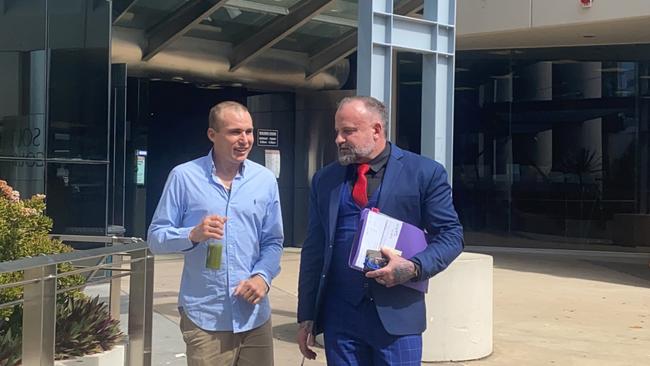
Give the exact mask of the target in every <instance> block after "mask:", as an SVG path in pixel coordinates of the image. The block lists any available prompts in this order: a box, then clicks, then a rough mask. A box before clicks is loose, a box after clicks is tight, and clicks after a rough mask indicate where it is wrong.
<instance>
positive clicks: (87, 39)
mask: <svg viewBox="0 0 650 366" xmlns="http://www.w3.org/2000/svg"><path fill="white" fill-rule="evenodd" d="M48 20H49V24H48V32H49V33H48V34H49V46H50V48H51V53H50V70H49V71H50V72H49V124H48V158H68V159H86V160H88V159H95V160H107V156H108V147H107V136H108V88H109V80H108V76H109V69H108V67H109V53H108V42H109V31H110V12H109V3H107V2H99V3H98V2H92V1H91V2H69V1H65V0H50V1H49V2H48Z"/></svg>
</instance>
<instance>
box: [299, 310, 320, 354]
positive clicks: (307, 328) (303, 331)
mask: <svg viewBox="0 0 650 366" xmlns="http://www.w3.org/2000/svg"><path fill="white" fill-rule="evenodd" d="M313 327H314V322H313V321H312V320H305V321H304V322H300V324H298V334H297V337H296V338H297V340H298V347H300V353H302V355H303V356H305V358H306V359H308V360H314V359H316V352H314V351H313V350H312V349H311V348H309V347H313V346H314V336H313V334H312V333H311V332H312V328H313Z"/></svg>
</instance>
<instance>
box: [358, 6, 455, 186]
mask: <svg viewBox="0 0 650 366" xmlns="http://www.w3.org/2000/svg"><path fill="white" fill-rule="evenodd" d="M395 51H407V52H413V53H419V54H422V55H423V60H422V136H421V137H420V138H421V143H422V155H425V156H428V157H430V158H432V159H435V160H437V161H438V162H440V163H441V164H443V165H444V166H445V168H446V169H447V172H448V173H449V181H450V182H451V180H452V177H451V173H452V162H453V156H452V152H453V123H454V120H453V110H454V109H453V108H454V55H455V52H456V0H425V1H424V16H423V18H422V19H417V18H411V17H406V16H401V15H396V14H393V0H360V1H359V27H358V48H357V53H358V57H357V93H358V94H359V95H369V96H372V97H375V98H377V99H379V100H381V101H382V102H384V104H385V105H386V108H387V109H388V115H389V119H390V116H391V114H392V113H391V111H390V108H391V106H392V100H393V96H392V90H393V89H392V83H393V79H394V78H393V67H392V64H393V58H394V57H393V53H394V52H395ZM392 123H393V121H390V120H389V121H388V125H387V126H386V130H387V131H388V132H389V136H388V138H389V139H391V138H392V137H393V136H391V135H392V133H391V131H392V130H393V129H392V128H391V127H392Z"/></svg>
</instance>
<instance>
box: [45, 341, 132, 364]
mask: <svg viewBox="0 0 650 366" xmlns="http://www.w3.org/2000/svg"><path fill="white" fill-rule="evenodd" d="M125 354H126V352H125V347H124V345H123V344H120V345H117V346H115V347H113V349H111V350H110V351H106V352H102V353H96V354H94V355H86V356H82V357H77V358H71V359H68V360H60V361H55V362H54V366H123V365H124V355H125Z"/></svg>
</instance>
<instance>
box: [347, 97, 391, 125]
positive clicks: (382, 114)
mask: <svg viewBox="0 0 650 366" xmlns="http://www.w3.org/2000/svg"><path fill="white" fill-rule="evenodd" d="M356 101H359V102H361V103H363V106H364V107H365V108H366V109H367V110H369V111H371V112H372V113H375V114H376V115H377V116H378V117H379V120H380V121H381V126H382V127H383V128H384V133H387V131H386V124H387V122H388V112H386V106H385V105H384V103H382V102H380V101H379V100H378V99H376V98H373V97H368V96H364V95H356V96H353V97H345V98H343V99H341V101H339V105H338V107H337V109H336V110H337V111H338V110H340V109H341V107H343V106H344V105H346V104H348V103H351V102H356Z"/></svg>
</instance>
